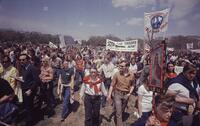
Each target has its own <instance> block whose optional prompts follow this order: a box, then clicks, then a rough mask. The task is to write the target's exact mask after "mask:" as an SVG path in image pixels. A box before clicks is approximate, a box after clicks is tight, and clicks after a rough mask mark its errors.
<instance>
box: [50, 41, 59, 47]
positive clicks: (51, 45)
mask: <svg viewBox="0 0 200 126" xmlns="http://www.w3.org/2000/svg"><path fill="white" fill-rule="evenodd" d="M49 47H50V48H58V47H57V46H56V45H55V44H53V43H52V42H50V41H49Z"/></svg>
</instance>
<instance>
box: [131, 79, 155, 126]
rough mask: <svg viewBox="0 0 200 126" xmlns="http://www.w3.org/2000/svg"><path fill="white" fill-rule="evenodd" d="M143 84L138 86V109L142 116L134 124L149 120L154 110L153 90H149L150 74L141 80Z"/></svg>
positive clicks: (137, 125) (142, 123)
mask: <svg viewBox="0 0 200 126" xmlns="http://www.w3.org/2000/svg"><path fill="white" fill-rule="evenodd" d="M141 82H142V85H140V87H139V88H138V92H137V93H138V111H139V116H140V118H139V119H138V120H137V121H136V122H135V123H134V124H133V126H142V125H144V123H145V122H146V121H147V119H148V117H149V116H150V114H151V112H152V98H153V92H152V91H150V90H149V87H148V84H149V81H148V76H145V77H144V78H143V80H141Z"/></svg>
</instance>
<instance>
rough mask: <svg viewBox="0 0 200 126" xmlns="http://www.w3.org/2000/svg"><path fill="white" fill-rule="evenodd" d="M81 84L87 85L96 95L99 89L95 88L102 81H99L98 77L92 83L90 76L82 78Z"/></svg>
mask: <svg viewBox="0 0 200 126" xmlns="http://www.w3.org/2000/svg"><path fill="white" fill-rule="evenodd" d="M83 82H84V83H85V84H88V85H89V86H90V88H93V89H94V92H95V94H97V93H98V92H99V89H98V87H97V84H99V83H101V82H102V80H101V79H100V78H99V77H97V79H96V80H95V81H92V80H91V78H90V76H85V77H84V78H83Z"/></svg>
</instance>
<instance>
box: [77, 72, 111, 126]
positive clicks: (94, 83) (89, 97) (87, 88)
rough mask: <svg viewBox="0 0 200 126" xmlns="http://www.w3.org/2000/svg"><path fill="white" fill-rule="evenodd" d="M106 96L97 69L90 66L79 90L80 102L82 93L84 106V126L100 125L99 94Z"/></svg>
mask: <svg viewBox="0 0 200 126" xmlns="http://www.w3.org/2000/svg"><path fill="white" fill-rule="evenodd" d="M102 94H104V95H105V96H107V91H106V89H105V86H104V84H103V81H102V80H101V78H100V77H99V75H98V72H97V69H96V68H92V69H91V71H90V75H88V76H85V77H84V78H83V84H82V86H81V90H80V103H81V104H82V103H83V102H82V99H83V95H85V98H84V106H85V107H84V108H85V126H99V125H100V120H99V117H100V105H101V95H102Z"/></svg>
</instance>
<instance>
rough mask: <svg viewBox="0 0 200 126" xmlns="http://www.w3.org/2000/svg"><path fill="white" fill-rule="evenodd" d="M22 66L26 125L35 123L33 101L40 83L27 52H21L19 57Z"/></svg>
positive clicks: (29, 125) (30, 125)
mask: <svg viewBox="0 0 200 126" xmlns="http://www.w3.org/2000/svg"><path fill="white" fill-rule="evenodd" d="M19 60H20V63H21V66H22V83H21V88H22V94H23V103H24V107H25V110H26V115H25V117H26V119H25V121H26V126H32V125H33V122H32V121H33V111H32V110H33V101H34V97H35V94H36V89H37V86H38V84H39V83H40V79H39V75H38V74H36V73H37V71H36V68H35V67H34V66H33V65H32V64H31V62H30V57H29V56H28V55H27V54H21V55H20V57H19Z"/></svg>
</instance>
